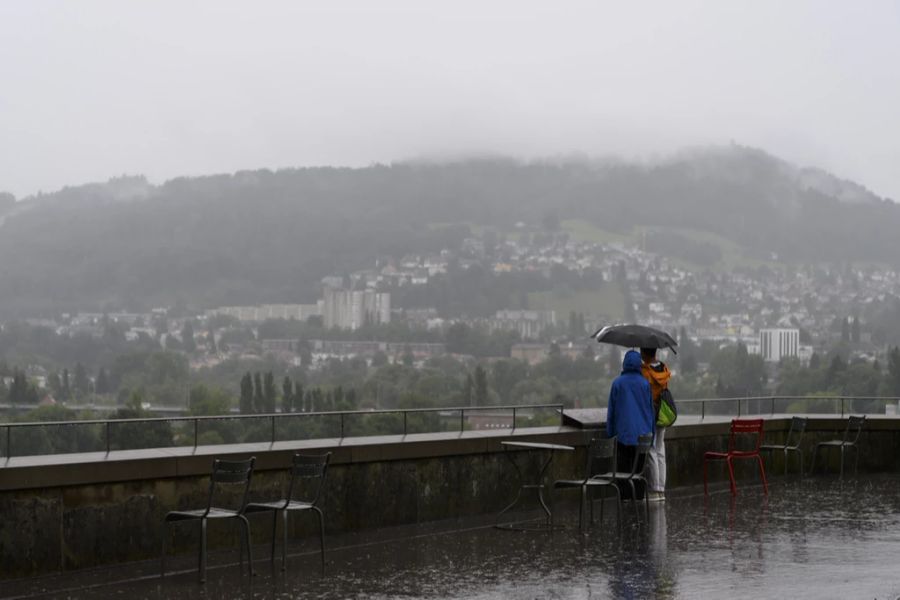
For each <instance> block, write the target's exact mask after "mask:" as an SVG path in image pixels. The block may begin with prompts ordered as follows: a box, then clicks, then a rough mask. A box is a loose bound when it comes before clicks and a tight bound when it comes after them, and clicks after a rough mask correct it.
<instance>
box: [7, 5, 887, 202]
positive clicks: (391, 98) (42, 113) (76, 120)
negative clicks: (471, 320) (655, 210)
mask: <svg viewBox="0 0 900 600" xmlns="http://www.w3.org/2000/svg"><path fill="white" fill-rule="evenodd" d="M898 107H900V3H898V2H887V1H885V2H879V1H866V2H854V1H847V2H841V3H838V2H825V1H810V2H800V1H791V2H784V1H783V0H778V1H763V0H748V1H746V2H736V1H735V2H722V1H719V0H710V1H707V2H694V1H690V2H688V1H680V0H679V1H665V2H621V1H617V2H599V1H591V2H566V1H557V0H554V1H553V2H547V1H543V2H526V1H523V0H515V1H510V2H501V1H493V0H492V1H485V0H478V1H473V2H467V1H461V0H452V1H451V0H448V1H445V2H427V1H424V0H413V1H409V2H393V1H373V0H362V1H359V2H355V1H333V2H332V1H327V2H315V3H313V2H299V1H295V0H292V1H285V2H274V1H272V2H265V1H259V2H230V1H223V0H215V1H210V2H199V1H180V0H179V1H176V2H163V1H159V0H154V1H152V2H151V1H147V2H139V1H128V2H122V1H120V0H110V1H107V2H99V1H90V0H78V1H76V2H45V1H40V0H20V1H13V0H10V1H5V2H2V4H0V190H4V189H5V190H9V191H11V192H13V193H14V194H16V195H17V196H19V197H22V196H25V195H28V194H31V193H35V192H37V191H38V190H43V191H52V190H55V189H57V188H59V187H61V186H63V185H73V184H79V183H85V182H89V181H101V180H106V179H108V178H109V177H111V176H116V175H121V174H125V173H127V174H145V175H147V176H148V177H149V178H150V179H151V181H153V182H157V183H159V182H162V181H164V180H165V179H168V178H171V177H175V176H178V175H198V174H207V173H220V172H231V171H236V170H241V169H255V168H262V167H267V168H273V169H274V168H280V167H289V166H305V165H360V166H362V165H367V164H371V163H374V162H391V161H396V160H403V159H409V158H415V157H420V156H427V157H434V156H458V155H465V154H470V153H478V154H483V153H502V154H510V155H512V156H516V157H522V158H528V157H535V156H548V155H549V156H556V155H560V154H568V153H584V154H588V155H597V156H605V155H609V154H615V155H621V156H624V157H626V158H632V157H640V158H653V157H655V156H660V155H665V154H667V153H670V152H672V151H674V150H677V149H679V148H682V147H685V146H695V145H698V144H707V143H712V144H728V143H730V142H731V141H734V142H737V143H740V144H744V145H750V146H755V147H759V148H762V149H765V150H767V151H769V152H771V153H773V154H776V155H779V156H781V157H784V158H786V159H788V160H790V161H792V162H795V163H798V164H802V165H814V166H820V167H823V168H825V169H828V170H830V171H832V172H834V173H835V174H837V175H839V176H842V177H846V178H850V179H854V180H857V181H859V182H860V183H862V184H864V185H866V186H867V187H869V188H870V189H872V190H873V191H874V192H875V193H877V194H879V195H882V196H889V197H892V198H894V199H897V200H900V109H898Z"/></svg>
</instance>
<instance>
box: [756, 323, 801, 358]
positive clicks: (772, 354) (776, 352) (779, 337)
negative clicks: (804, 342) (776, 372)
mask: <svg viewBox="0 0 900 600" xmlns="http://www.w3.org/2000/svg"><path fill="white" fill-rule="evenodd" d="M759 353H760V354H761V355H762V357H763V360H765V361H768V362H778V361H779V360H781V358H782V357H783V356H799V354H800V330H799V329H760V330H759Z"/></svg>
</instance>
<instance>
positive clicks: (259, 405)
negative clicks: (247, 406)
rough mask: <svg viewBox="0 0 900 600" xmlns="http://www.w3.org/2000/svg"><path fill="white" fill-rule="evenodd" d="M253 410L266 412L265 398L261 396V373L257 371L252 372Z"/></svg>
mask: <svg viewBox="0 0 900 600" xmlns="http://www.w3.org/2000/svg"><path fill="white" fill-rule="evenodd" d="M253 412H256V413H260V414H262V413H264V412H266V400H265V397H264V396H263V383H262V374H261V373H260V372H259V371H257V372H256V373H254V374H253Z"/></svg>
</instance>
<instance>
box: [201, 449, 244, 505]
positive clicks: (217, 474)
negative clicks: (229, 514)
mask: <svg viewBox="0 0 900 600" xmlns="http://www.w3.org/2000/svg"><path fill="white" fill-rule="evenodd" d="M255 463H256V457H255V456H252V457H250V458H249V459H247V460H219V459H218V458H217V459H215V460H213V466H212V473H211V474H210V476H209V502H208V503H207V505H206V512H207V513H209V511H210V509H211V508H212V507H214V506H215V507H217V508H226V509H229V510H235V511H238V512H242V511H243V510H244V508H246V506H247V499H248V498H247V494H248V493H249V492H250V479H251V478H252V477H253V465H254V464H255ZM229 488H230V493H229V492H228V489H229ZM241 488H243V489H241ZM235 492H237V493H239V494H240V504H236V503H235V502H234V501H233V498H234V495H235ZM229 499H232V500H231V501H230V502H229ZM229 503H230V504H231V505H232V506H230V507H229V506H228V504H229Z"/></svg>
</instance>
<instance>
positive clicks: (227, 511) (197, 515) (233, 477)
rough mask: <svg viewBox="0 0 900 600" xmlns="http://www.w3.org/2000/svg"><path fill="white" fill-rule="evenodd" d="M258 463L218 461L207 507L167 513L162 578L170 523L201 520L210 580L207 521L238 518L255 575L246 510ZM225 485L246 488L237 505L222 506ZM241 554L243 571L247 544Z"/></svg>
mask: <svg viewBox="0 0 900 600" xmlns="http://www.w3.org/2000/svg"><path fill="white" fill-rule="evenodd" d="M255 462H256V457H252V458H250V459H249V460H241V461H227V460H218V459H216V460H214V461H213V468H212V473H211V474H210V476H209V500H208V501H207V503H206V508H200V509H196V510H173V511H171V512H169V513H167V514H166V517H165V519H164V521H163V536H162V559H161V561H160V577H165V574H166V537H167V534H168V528H167V525H168V524H169V523H172V522H177V521H200V582H201V583H203V582H205V581H206V523H207V521H209V520H210V519H237V520H238V521H239V522H240V523H241V525H242V526H243V530H244V531H243V533H244V536H243V541H244V543H246V544H247V560H248V562H249V567H250V574H251V575H255V573H254V572H253V554H252V546H251V544H250V524H249V523H248V522H247V518H246V517H244V511H245V510H246V508H247V494H248V492H249V490H250V479H251V477H252V476H253V464H254V463H255ZM224 485H231V486H235V487H243V491H242V492H241V500H240V504H239V505H238V506H237V508H221V507H220V506H218V504H219V501H220V500H222V499H221V498H220V497H219V495H220V494H222V493H223V486H224ZM240 557H241V558H240V561H241V571H242V572H243V570H244V552H243V546H241V551H240Z"/></svg>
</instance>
